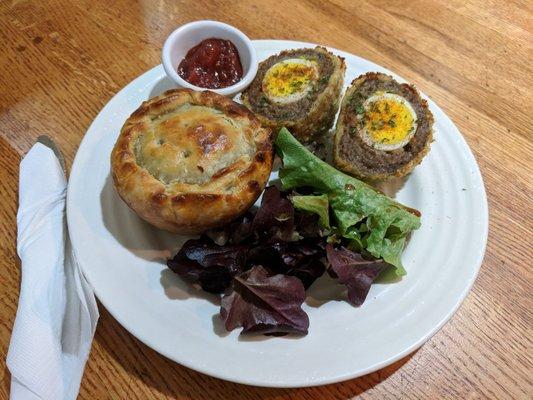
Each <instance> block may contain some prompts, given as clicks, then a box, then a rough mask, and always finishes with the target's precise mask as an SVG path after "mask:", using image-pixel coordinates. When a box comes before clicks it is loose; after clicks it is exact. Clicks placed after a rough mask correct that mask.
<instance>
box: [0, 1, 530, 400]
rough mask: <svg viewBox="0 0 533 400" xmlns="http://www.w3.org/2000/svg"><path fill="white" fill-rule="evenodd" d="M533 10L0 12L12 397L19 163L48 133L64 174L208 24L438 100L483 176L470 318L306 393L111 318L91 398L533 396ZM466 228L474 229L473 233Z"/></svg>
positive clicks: (3, 390)
mask: <svg viewBox="0 0 533 400" xmlns="http://www.w3.org/2000/svg"><path fill="white" fill-rule="evenodd" d="M532 11H533V2H531V1H527V0H524V1H503V0H502V1H496V0H477V1H475V0H427V1H416V2H415V1H408V0H405V1H379V0H378V1H365V0H359V1H341V0H307V1H303V0H302V1H289V0H264V1H261V2H256V3H254V2H247V1H232V2H222V1H208V0H190V1H189V0H181V1H178V0H157V1H149V0H139V1H129V0H107V1H89V0H63V1H45V2H41V1H33V2H31V1H24V0H13V1H1V2H0V165H1V168H0V192H1V195H2V198H1V201H0V276H1V278H0V358H1V359H2V362H3V366H2V368H0V378H1V380H2V383H1V385H0V398H2V399H7V398H8V394H9V381H10V376H9V372H8V370H7V368H6V367H5V361H4V360H5V357H6V353H7V348H8V345H9V339H10V334H11V329H12V325H13V320H14V317H15V311H16V307H17V299H18V293H19V278H20V275H19V266H20V264H19V261H18V258H17V255H16V248H15V238H16V222H15V216H16V210H17V184H18V165H19V161H20V158H21V156H23V155H24V154H25V153H26V152H27V151H28V149H29V148H30V146H31V145H32V144H33V143H34V141H35V139H36V138H37V136H39V135H41V134H47V135H50V136H51V137H53V138H54V139H55V141H56V142H57V143H58V144H59V145H60V147H61V148H62V150H63V152H64V154H65V156H66V159H67V163H68V165H70V164H71V162H72V159H73V157H74V154H75V152H76V149H77V147H78V145H79V143H80V140H81V138H82V137H83V135H84V133H85V131H86V129H87V127H88V126H89V124H90V123H91V121H92V120H93V118H94V117H95V116H96V115H97V113H98V112H99V110H100V109H101V108H102V107H103V106H104V105H105V104H106V102H107V101H109V99H111V97H112V96H113V95H114V94H115V93H117V91H118V90H119V89H120V88H122V87H123V86H124V85H126V84H127V83H128V82H130V81H131V80H132V79H134V78H136V77H137V76H139V75H140V74H142V73H143V72H145V71H146V70H148V69H149V68H152V67H153V66H155V65H156V64H158V63H159V62H160V61H159V60H160V50H161V45H162V43H163V41H164V39H165V37H166V36H167V35H168V33H169V32H170V31H172V30H173V29H175V28H176V27H177V26H179V25H180V24H183V23H185V22H188V21H192V20H197V19H216V20H221V21H225V22H227V23H230V24H232V25H235V26H237V27H238V28H240V29H241V30H243V31H244V32H246V33H247V34H248V35H249V36H250V37H251V38H253V39H262V38H277V39H293V40H301V41H307V42H315V43H320V44H323V45H328V46H332V47H336V48H338V49H342V50H345V51H348V52H351V53H353V54H357V55H359V56H361V57H364V58H367V59H369V60H372V61H374V62H376V63H378V64H381V65H383V66H385V67H387V68H389V69H391V70H393V71H394V72H396V73H398V74H399V75H401V76H403V77H404V78H406V79H408V80H409V81H411V82H413V83H414V84H416V85H417V86H418V87H419V88H420V89H421V90H422V91H424V92H425V93H427V94H428V95H429V96H430V97H431V98H432V99H433V100H435V101H436V102H437V103H438V104H439V105H440V106H441V107H442V109H443V110H444V111H445V112H446V113H447V114H448V115H449V116H450V117H451V118H452V120H453V121H454V122H455V123H456V124H457V125H458V127H459V129H460V130H461V132H462V133H463V135H464V136H465V138H466V140H467V142H468V143H469V145H470V147H471V148H472V150H473V152H474V154H475V156H476V159H477V161H478V163H479V165H480V168H481V172H482V174H483V178H484V180H485V185H486V188H487V193H488V199H489V207H490V233H489V242H488V247H487V253H486V256H485V260H484V262H483V266H482V268H481V272H480V274H479V277H478V279H477V281H476V283H475V285H474V288H473V290H472V292H471V293H470V295H469V296H468V298H467V299H466V301H465V302H464V303H463V305H462V306H461V308H460V309H459V311H458V312H457V313H456V314H455V316H454V317H453V318H452V319H451V321H450V322H448V323H447V324H446V325H445V326H444V328H442V329H441V330H440V332H438V333H437V334H436V335H435V336H434V337H433V338H432V339H431V340H429V342H427V344H425V345H424V346H423V347H422V348H421V349H420V350H418V351H416V352H415V353H413V354H411V355H409V356H408V357H406V358H404V359H402V360H400V361H398V362H396V363H395V364H393V365H391V366H389V367H387V368H385V369H382V370H380V371H377V372H375V373H373V374H370V375H367V376H364V377H361V378H358V379H353V380H350V381H347V382H343V383H339V384H333V385H327V386H322V387H316V388H308V389H291V390H283V389H265V388H256V387H248V386H242V385H238V384H232V383H228V382H224V381H221V380H218V379H214V378H210V377H208V376H205V375H202V374H200V373H197V372H194V371H191V370H189V369H187V368H185V367H182V366H180V365H177V364H174V363H173V362H171V361H169V360H167V359H165V358H164V357H163V356H160V355H159V354H158V353H156V352H155V351H153V350H151V349H150V348H148V347H147V346H145V345H143V344H142V343H140V342H139V341H138V340H137V339H135V338H134V337H133V336H131V335H130V334H129V333H128V332H126V330H125V329H124V328H122V327H121V326H120V325H119V324H118V323H117V322H116V321H115V320H114V319H113V318H112V317H111V316H110V315H109V314H108V313H107V312H106V310H105V309H104V308H103V307H100V311H101V313H102V316H101V319H100V322H99V325H98V329H97V332H96V338H95V341H94V344H93V348H92V352H91V355H90V359H89V362H88V364H87V368H86V371H85V375H84V378H83V382H82V386H81V392H80V396H79V398H80V399H172V398H177V399H211V398H213V399H247V400H251V399H300V398H301V399H350V398H354V397H358V396H360V397H361V398H376V399H396V398H404V399H437V398H446V399H477V398H492V399H531V398H533V383H532V377H533V361H532V360H533V354H532V351H533V346H532V338H533V323H532V321H533V317H532V311H533V301H532V266H531V262H532V260H533V250H532V247H533V206H532V200H531V199H532V197H533V179H532V173H533V161H532V159H533V146H532V139H533V128H532V123H531V120H530V118H532V116H533V98H532V91H531V85H532V84H533V81H532V77H533V73H532V67H531V64H532V60H533V57H532V55H533V54H532V47H533V46H532V43H533V42H532V38H533V36H532V32H531V31H532V27H533V25H532V24H533V17H532V15H533V12H532ZM465 223H468V221H465Z"/></svg>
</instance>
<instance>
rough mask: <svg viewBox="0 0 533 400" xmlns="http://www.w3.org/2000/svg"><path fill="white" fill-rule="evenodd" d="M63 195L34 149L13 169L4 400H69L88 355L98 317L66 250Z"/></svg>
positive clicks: (52, 158) (62, 184)
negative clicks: (17, 276)
mask: <svg viewBox="0 0 533 400" xmlns="http://www.w3.org/2000/svg"><path fill="white" fill-rule="evenodd" d="M66 189H67V182H66V179H65V174H64V172H63V169H62V168H61V164H60V162H59V160H58V158H57V157H56V155H55V154H54V152H53V151H52V150H51V149H50V148H49V147H47V146H45V145H43V144H42V143H39V142H38V143H36V144H35V145H34V146H33V147H32V148H31V150H30V151H29V152H28V154H27V155H26V156H25V157H24V159H23V160H22V162H21V164H20V180H19V210H18V214H17V225H18V237H17V252H18V254H19V257H20V259H21V269H22V271H21V273H22V281H21V287H20V297H19V305H18V310H17V316H16V319H15V324H14V326H13V333H12V336H11V343H10V345H9V351H8V354H7V366H8V368H9V370H10V371H11V399H12V400H25V399H41V400H45V399H46V400H48V399H53V400H60V399H65V400H66V399H75V398H76V397H77V395H78V391H79V387H80V382H81V377H82V375H83V369H84V367H85V363H86V361H87V358H88V356H89V351H90V349H91V343H92V340H93V337H94V331H95V329H96V322H97V321H98V317H99V314H98V308H97V306H96V301H95V298H94V294H93V292H92V289H91V288H90V286H89V285H88V284H87V282H86V281H85V278H84V277H83V275H82V272H81V270H80V267H79V265H78V263H77V262H76V258H75V255H74V253H73V251H72V248H71V245H70V240H69V237H68V232H67V227H66V219H65V198H66Z"/></svg>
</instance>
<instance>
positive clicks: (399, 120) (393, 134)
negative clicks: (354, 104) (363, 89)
mask: <svg viewBox="0 0 533 400" xmlns="http://www.w3.org/2000/svg"><path fill="white" fill-rule="evenodd" d="M369 100H371V99H369ZM364 121H365V130H366V132H367V135H368V136H369V137H370V139H371V140H372V141H373V142H374V143H376V144H380V145H384V146H394V145H399V144H402V143H404V142H405V141H406V139H407V140H408V139H410V136H412V134H413V133H414V130H415V128H416V127H415V114H414V110H413V109H412V107H411V106H410V105H408V103H407V101H406V100H404V99H403V98H401V97H400V96H397V95H388V96H386V95H382V96H376V98H375V99H374V100H371V101H367V102H366V104H365V120H364Z"/></svg>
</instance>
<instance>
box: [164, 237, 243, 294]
mask: <svg viewBox="0 0 533 400" xmlns="http://www.w3.org/2000/svg"><path fill="white" fill-rule="evenodd" d="M246 250H247V248H246V246H241V245H232V246H229V245H227V246H218V245H216V244H214V243H213V242H212V241H211V239H209V238H208V237H206V236H202V237H201V238H200V239H195V240H188V241H187V242H185V244H184V245H183V247H182V248H181V249H180V251H179V252H178V253H177V254H176V255H175V256H174V257H173V258H171V259H169V260H168V261H167V265H168V267H169V268H170V269H171V270H172V271H174V272H175V273H177V274H178V275H180V276H182V277H184V278H185V279H187V280H188V281H190V282H192V283H199V284H200V286H201V287H202V289H204V290H205V291H206V292H211V293H221V292H223V291H224V290H226V289H227V288H228V287H229V286H230V284H231V279H232V278H233V277H234V276H235V275H236V274H238V273H239V272H241V271H243V269H244V267H245V264H246Z"/></svg>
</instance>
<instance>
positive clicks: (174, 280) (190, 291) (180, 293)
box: [159, 268, 220, 307]
mask: <svg viewBox="0 0 533 400" xmlns="http://www.w3.org/2000/svg"><path fill="white" fill-rule="evenodd" d="M159 281H160V282H161V286H163V289H164V290H165V295H166V296H167V297H168V298H169V299H171V300H187V299H190V298H197V299H204V300H207V301H209V302H210V303H211V304H213V305H215V306H218V307H220V296H217V295H216V294H212V293H208V292H204V291H203V290H202V289H201V288H199V287H196V286H194V285H191V284H190V283H187V282H185V281H184V280H183V279H181V278H180V277H179V275H178V274H176V273H174V272H172V271H171V270H170V269H168V268H165V269H163V270H162V271H161V278H160V279H159Z"/></svg>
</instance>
